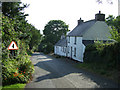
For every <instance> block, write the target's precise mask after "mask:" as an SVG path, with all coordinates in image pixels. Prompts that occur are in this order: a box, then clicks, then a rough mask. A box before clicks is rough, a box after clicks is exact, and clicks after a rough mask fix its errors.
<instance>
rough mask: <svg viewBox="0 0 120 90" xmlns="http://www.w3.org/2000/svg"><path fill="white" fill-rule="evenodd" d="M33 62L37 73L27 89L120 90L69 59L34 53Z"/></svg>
mask: <svg viewBox="0 0 120 90" xmlns="http://www.w3.org/2000/svg"><path fill="white" fill-rule="evenodd" d="M31 61H32V62H33V64H34V68H35V73H34V75H33V80H32V81H31V82H30V83H28V84H27V85H26V87H25V88H118V84H116V83H114V82H112V81H111V80H109V79H105V78H103V77H100V76H98V75H95V74H92V73H90V72H86V71H84V70H81V69H77V68H76V67H75V66H74V65H75V64H76V63H77V62H75V61H72V60H69V59H61V58H59V59H58V58H54V57H52V56H49V55H44V54H43V53H34V54H33V55H32V57H31Z"/></svg>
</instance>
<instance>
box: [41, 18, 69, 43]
mask: <svg viewBox="0 0 120 90" xmlns="http://www.w3.org/2000/svg"><path fill="white" fill-rule="evenodd" d="M67 31H68V25H66V23H65V22H63V21H61V20H51V21H49V22H48V24H47V25H46V26H45V28H44V30H43V34H44V35H45V38H46V42H50V43H52V44H53V45H54V44H55V43H56V42H57V41H58V40H59V39H60V37H61V35H63V34H64V35H66V33H67Z"/></svg>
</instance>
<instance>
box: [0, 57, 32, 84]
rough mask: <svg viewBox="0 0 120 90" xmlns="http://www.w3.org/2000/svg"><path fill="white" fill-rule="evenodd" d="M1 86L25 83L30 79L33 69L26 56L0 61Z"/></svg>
mask: <svg viewBox="0 0 120 90" xmlns="http://www.w3.org/2000/svg"><path fill="white" fill-rule="evenodd" d="M2 66H3V67H2V77H3V78H2V81H3V85H9V84H14V83H26V82H28V81H29V80H30V79H31V78H32V73H33V71H34V67H33V65H32V62H31V61H30V59H29V58H28V56H18V57H17V58H16V59H6V60H2Z"/></svg>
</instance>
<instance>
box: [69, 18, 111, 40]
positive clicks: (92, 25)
mask: <svg viewBox="0 0 120 90" xmlns="http://www.w3.org/2000/svg"><path fill="white" fill-rule="evenodd" d="M67 36H80V37H83V40H110V39H109V37H110V36H111V34H110V32H109V27H108V25H107V24H106V23H105V22H104V21H96V20H95V19H93V20H89V21H87V22H83V23H81V24H80V25H77V26H76V27H75V28H74V29H73V30H72V31H71V32H70V33H69V34H68V35H67Z"/></svg>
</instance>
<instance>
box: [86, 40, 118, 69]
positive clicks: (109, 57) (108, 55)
mask: <svg viewBox="0 0 120 90" xmlns="http://www.w3.org/2000/svg"><path fill="white" fill-rule="evenodd" d="M119 55H120V43H119V42H118V43H117V42H116V43H109V44H108V43H107V44H98V43H97V44H93V45H88V46H87V47H86V50H85V53H84V61H85V62H91V63H93V62H97V63H98V62H99V63H104V64H106V67H108V68H109V69H110V68H111V69H112V68H118V65H120V56H119Z"/></svg>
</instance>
